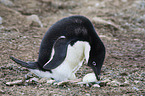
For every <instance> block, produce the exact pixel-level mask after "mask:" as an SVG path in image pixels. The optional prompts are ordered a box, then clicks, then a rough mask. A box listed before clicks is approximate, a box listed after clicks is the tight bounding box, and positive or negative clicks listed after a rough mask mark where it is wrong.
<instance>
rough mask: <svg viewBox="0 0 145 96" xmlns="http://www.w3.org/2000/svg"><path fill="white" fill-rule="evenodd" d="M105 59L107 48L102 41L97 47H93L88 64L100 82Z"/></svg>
mask: <svg viewBox="0 0 145 96" xmlns="http://www.w3.org/2000/svg"><path fill="white" fill-rule="evenodd" d="M104 59H105V47H104V44H103V43H102V42H101V41H100V42H98V43H97V44H95V45H92V47H91V50H90V58H89V62H88V66H90V67H91V68H92V69H93V71H94V73H95V75H96V78H97V80H100V77H99V75H100V72H101V68H102V65H103V62H104Z"/></svg>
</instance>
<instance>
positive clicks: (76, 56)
mask: <svg viewBox="0 0 145 96" xmlns="http://www.w3.org/2000/svg"><path fill="white" fill-rule="evenodd" d="M89 52H90V45H89V43H87V42H83V41H78V42H76V43H75V44H74V45H73V46H71V45H68V49H67V55H66V58H65V60H64V61H63V62H62V64H60V66H58V67H57V68H55V69H53V70H52V73H50V72H42V71H39V70H32V69H31V71H32V72H33V73H35V74H36V75H38V76H40V77H47V78H54V79H55V80H57V81H65V80H74V79H76V76H75V73H76V71H77V70H78V69H79V68H80V67H81V66H82V62H83V60H84V58H86V61H88V58H89Z"/></svg>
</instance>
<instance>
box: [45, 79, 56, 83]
mask: <svg viewBox="0 0 145 96" xmlns="http://www.w3.org/2000/svg"><path fill="white" fill-rule="evenodd" d="M54 82H55V80H47V82H46V83H48V84H53V83H54Z"/></svg>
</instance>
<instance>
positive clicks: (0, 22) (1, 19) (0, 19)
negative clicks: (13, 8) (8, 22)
mask: <svg viewBox="0 0 145 96" xmlns="http://www.w3.org/2000/svg"><path fill="white" fill-rule="evenodd" d="M2 22H3V18H2V17H1V16H0V24H2Z"/></svg>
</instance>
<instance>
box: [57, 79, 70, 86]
mask: <svg viewBox="0 0 145 96" xmlns="http://www.w3.org/2000/svg"><path fill="white" fill-rule="evenodd" d="M69 82H70V81H69V80H68V81H62V82H58V83H57V85H58V86H60V85H65V84H68V83H69Z"/></svg>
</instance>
